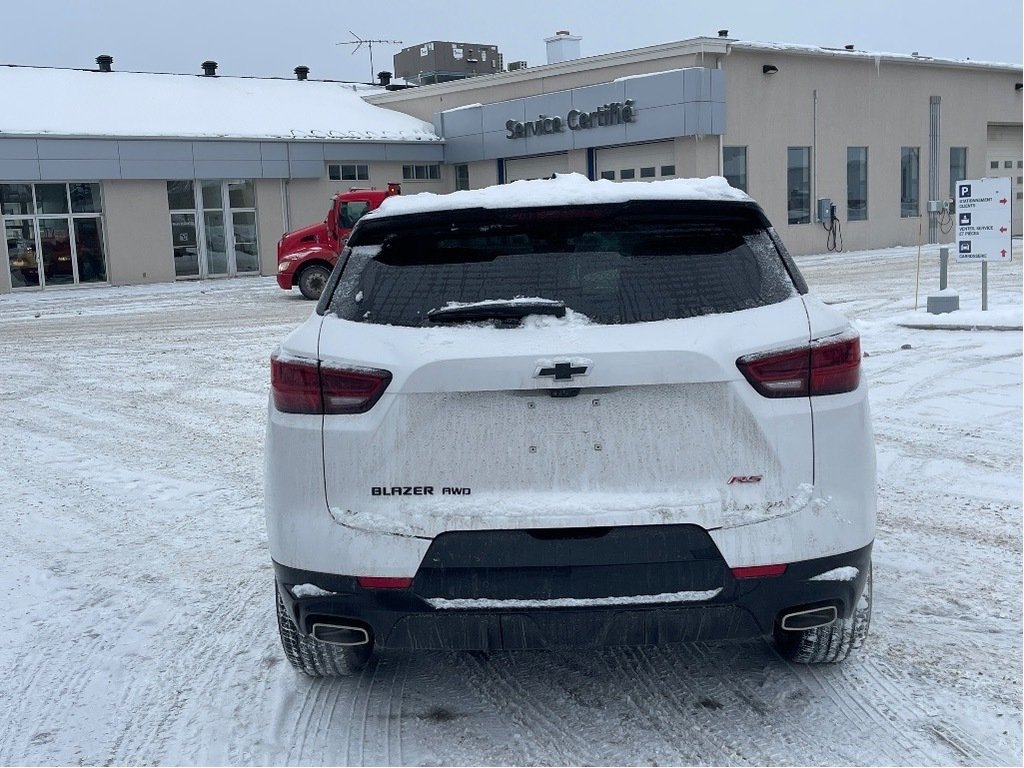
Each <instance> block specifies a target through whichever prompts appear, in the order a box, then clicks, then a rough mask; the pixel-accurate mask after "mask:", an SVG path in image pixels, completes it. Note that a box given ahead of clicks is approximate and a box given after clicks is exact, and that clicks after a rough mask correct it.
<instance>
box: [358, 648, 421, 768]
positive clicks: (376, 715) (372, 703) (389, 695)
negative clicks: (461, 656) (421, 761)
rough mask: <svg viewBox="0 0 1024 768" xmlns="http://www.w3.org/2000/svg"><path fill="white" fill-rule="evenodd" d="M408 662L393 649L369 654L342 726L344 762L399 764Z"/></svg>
mask: <svg viewBox="0 0 1024 768" xmlns="http://www.w3.org/2000/svg"><path fill="white" fill-rule="evenodd" d="M410 663H411V662H410V658H409V654H408V653H396V652H393V651H387V652H384V653H380V652H378V653H375V654H374V655H373V656H372V657H371V658H370V662H369V664H367V666H366V668H365V669H364V670H363V674H362V675H361V676H360V678H359V683H358V685H357V686H356V690H355V696H354V698H353V701H352V708H351V711H350V715H349V721H348V722H349V727H348V728H347V729H346V733H347V734H348V741H347V744H346V745H345V755H346V764H347V765H397V764H401V729H402V719H401V706H402V705H401V699H402V697H403V696H404V695H405V681H406V679H407V677H408V674H409V666H410ZM396 690H398V691H399V695H398V697H397V701H396V696H395V691H396ZM396 706H397V708H398V714H397V715H396V714H395V707H396ZM396 757H397V759H396Z"/></svg>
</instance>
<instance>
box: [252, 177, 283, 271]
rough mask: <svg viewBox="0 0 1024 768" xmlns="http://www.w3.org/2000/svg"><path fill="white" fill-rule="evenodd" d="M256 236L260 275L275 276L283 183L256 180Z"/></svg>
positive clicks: (281, 216) (281, 233)
mask: <svg viewBox="0 0 1024 768" xmlns="http://www.w3.org/2000/svg"><path fill="white" fill-rule="evenodd" d="M255 187H256V236H257V238H258V239H259V249H260V274H263V275H276V274H277V241H278V240H280V239H281V235H283V234H284V233H285V231H286V229H287V227H286V226H285V198H284V182H283V181H281V180H280V179H256V181H255Z"/></svg>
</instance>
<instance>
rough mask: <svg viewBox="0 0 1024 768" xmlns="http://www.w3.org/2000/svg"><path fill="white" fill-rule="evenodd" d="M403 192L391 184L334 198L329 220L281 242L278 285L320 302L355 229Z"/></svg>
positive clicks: (294, 231)
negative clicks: (357, 223) (294, 289)
mask: <svg viewBox="0 0 1024 768" xmlns="http://www.w3.org/2000/svg"><path fill="white" fill-rule="evenodd" d="M401 192H402V188H401V185H399V184H395V183H394V182H392V183H389V184H388V186H387V188H386V189H350V190H349V191H348V192H340V193H338V194H337V195H335V196H334V197H333V198H332V200H331V207H330V208H329V209H328V211H327V218H326V219H324V220H323V221H321V222H320V223H319V224H310V225H308V226H305V227H300V228H299V229H295V230H292V231H291V232H286V233H285V234H284V235H283V236H282V237H281V239H280V240H279V241H278V243H277V284H278V285H280V286H281V287H282V288H284V289H285V290H286V291H290V290H291V289H292V288H294V287H296V286H298V289H299V291H301V293H302V295H303V296H305V297H306V298H307V299H314V300H315V299H319V298H320V294H321V293H322V292H323V290H324V285H325V284H326V283H327V278H328V277H329V276H330V274H331V270H332V269H334V264H335V262H337V260H338V254H339V253H341V250H342V248H344V247H345V243H346V242H348V236H349V234H350V233H351V232H352V227H354V226H355V225H356V222H357V221H359V219H360V218H362V217H363V216H364V215H365V214H367V213H369V212H370V211H372V210H375V209H376V208H378V207H379V206H380V204H381V203H382V202H384V200H386V199H387V198H389V197H391V196H392V195H399V194H401Z"/></svg>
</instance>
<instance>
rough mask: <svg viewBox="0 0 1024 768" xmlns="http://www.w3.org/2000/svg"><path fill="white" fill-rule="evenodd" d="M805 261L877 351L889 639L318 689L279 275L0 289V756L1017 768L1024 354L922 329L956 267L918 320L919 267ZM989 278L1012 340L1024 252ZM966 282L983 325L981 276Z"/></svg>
mask: <svg viewBox="0 0 1024 768" xmlns="http://www.w3.org/2000/svg"><path fill="white" fill-rule="evenodd" d="M798 261H799V262H800V264H801V266H802V268H803V269H804V271H805V274H806V276H807V278H808V282H809V283H810V284H811V285H812V287H813V288H814V290H815V291H816V292H817V293H818V294H820V295H821V296H823V298H824V299H825V300H827V301H829V302H831V303H833V304H835V305H837V306H839V307H841V308H842V309H843V310H844V311H845V312H846V313H847V314H848V315H849V316H850V317H851V318H853V319H854V321H855V323H856V325H857V327H858V328H859V329H860V331H861V334H862V336H863V348H864V350H865V352H866V355H867V357H866V359H865V369H866V373H867V375H868V377H869V378H870V381H871V385H872V391H871V402H872V409H873V413H874V422H875V430H876V436H877V444H878V458H879V502H880V521H879V532H878V540H877V542H876V545H875V614H874V621H873V625H872V634H871V637H870V639H869V644H868V646H867V647H866V648H865V649H864V651H863V652H862V653H861V654H860V655H859V656H856V657H855V658H853V659H851V660H850V661H849V662H848V663H846V664H844V665H841V666H833V667H813V668H812V667H802V666H795V665H790V664H787V663H785V662H783V661H782V660H780V659H779V658H778V657H777V656H776V655H775V654H774V653H773V652H772V651H771V649H770V648H769V647H768V646H767V645H765V644H762V643H757V642H755V643H740V644H721V645H708V644H699V645H684V646H676V647H668V648H659V649H649V648H641V649H637V648H632V649H630V648H627V649H609V650H605V651H601V652H598V653H593V652H586V653H539V652H538V653H501V654H490V655H483V654H473V653H439V652H417V653H392V654H387V655H384V656H383V657H381V658H380V659H378V660H376V661H375V662H372V663H371V666H369V667H368V668H367V669H366V670H365V671H364V672H363V673H362V674H360V675H357V676H355V677H353V678H350V679H342V680H337V681H328V682H324V681H311V680H309V679H307V678H304V677H302V676H300V675H298V674H296V673H295V672H293V671H292V669H291V668H290V667H289V666H288V664H287V663H286V662H285V661H284V658H283V655H282V652H281V649H280V647H279V645H278V638H277V631H276V628H275V624H274V613H273V600H272V591H271V590H272V573H271V568H270V562H269V556H268V554H267V545H266V535H265V531H264V523H263V512H262V461H263V457H262V442H263V422H264V409H265V402H266V393H267V376H268V371H267V367H268V365H267V360H268V356H269V354H270V351H271V349H272V347H273V345H274V344H275V343H276V341H277V340H278V339H279V338H281V337H282V336H283V335H284V334H285V333H286V332H287V331H288V330H289V329H290V328H292V327H293V326H295V325H296V324H297V323H298V322H299V321H300V320H301V319H302V318H304V317H305V316H307V315H308V313H309V312H310V311H311V309H312V305H311V304H309V303H307V302H305V301H303V300H302V299H301V298H299V297H298V295H297V294H296V293H294V292H293V293H292V294H287V293H285V292H283V291H280V290H279V289H278V288H277V287H276V285H275V283H274V281H273V279H271V278H246V279H236V280H226V281H210V282H203V283H184V284H170V285H157V286H148V287H143V286H138V287H131V288H89V289H77V290H52V291H46V292H42V293H28V294H25V293H20V294H15V295H7V296H0V384H2V386H0V483H2V493H0V526H2V530H3V532H4V535H3V537H2V538H0V544H2V546H0V553H2V554H0V557H2V561H3V568H2V570H0V595H2V601H3V616H4V621H2V622H0V670H3V673H2V674H3V681H2V683H0V764H4V765H9V764H26V765H37V764H73V763H78V764H86V765H97V764H100V765H102V764H242V765H248V764H312V765H320V764H423V765H437V764H523V765H526V764H584V765H585V764H619V765H621V764H627V765H628V764H647V765H653V764H717V765H729V764H806V765H814V764H871V765H888V764H964V765H1020V764H1021V761H1022V753H1021V691H1022V688H1021V685H1022V683H1021V665H1022V659H1021V632H1022V627H1021V370H1022V369H1021V333H1020V332H1019V331H995V330H974V331H965V330H944V329H937V330H926V329H915V328H907V327H905V326H903V325H900V324H899V323H907V321H908V317H910V319H911V320H912V319H913V318H914V317H925V315H924V310H923V307H924V305H925V302H926V295H927V293H928V292H929V290H935V289H937V288H938V286H937V264H936V263H937V258H936V252H935V250H934V249H926V251H925V258H924V260H923V261H922V288H921V293H920V305H921V307H922V309H921V310H919V311H918V312H917V313H914V312H913V304H914V290H915V262H916V249H913V248H900V249H891V250H885V251H874V252H866V253H850V254H834V255H827V256H812V257H805V258H802V259H799V260H798ZM989 272H990V298H989V302H990V307H991V308H992V310H993V312H997V313H998V314H997V315H996V314H994V315H993V317H996V316H998V317H999V318H1000V319H1001V320H1000V323H999V324H1005V323H1006V322H1010V323H1012V322H1013V321H1014V320H1016V325H1017V326H1019V325H1020V305H1021V253H1020V244H1019V243H1017V244H1015V251H1014V261H1013V262H1012V263H1010V264H1000V265H991V267H990V270H989ZM950 284H951V286H952V287H954V288H956V289H958V290H959V292H960V298H961V306H962V307H963V308H964V312H965V315H964V317H967V318H968V320H969V324H971V325H976V324H977V320H976V319H973V318H974V314H973V313H974V311H975V310H977V309H978V308H979V307H980V266H979V265H976V264H970V265H958V264H953V265H952V266H951V269H950ZM1006 318H1009V320H1008V321H1007V320H1006ZM949 320H950V324H952V325H957V324H958V323H957V322H956V318H955V316H951V317H950V318H949Z"/></svg>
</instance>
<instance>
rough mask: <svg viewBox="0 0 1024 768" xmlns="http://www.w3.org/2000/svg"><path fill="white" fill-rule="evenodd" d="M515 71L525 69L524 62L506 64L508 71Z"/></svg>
mask: <svg viewBox="0 0 1024 768" xmlns="http://www.w3.org/2000/svg"><path fill="white" fill-rule="evenodd" d="M517 69H526V62H525V61H510V62H509V63H508V71H509V72H515V71H516V70H517Z"/></svg>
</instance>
